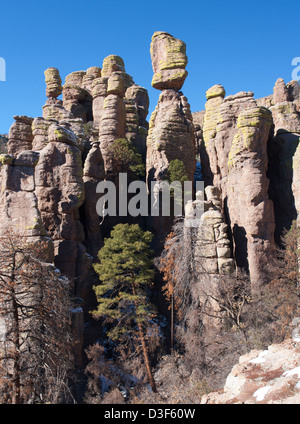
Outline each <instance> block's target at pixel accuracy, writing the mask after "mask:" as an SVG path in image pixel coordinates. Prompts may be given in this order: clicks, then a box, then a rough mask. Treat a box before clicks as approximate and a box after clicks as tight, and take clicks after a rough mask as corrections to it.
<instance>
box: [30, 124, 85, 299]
mask: <svg viewBox="0 0 300 424" xmlns="http://www.w3.org/2000/svg"><path fill="white" fill-rule="evenodd" d="M79 146H80V142H79V139H78V137H77V136H76V135H75V134H74V133H73V131H71V130H69V129H67V128H65V127H62V126H59V125H58V124H52V125H50V127H49V131H48V144H47V145H46V147H44V148H43V149H42V150H41V151H40V159H39V163H38V165H37V167H36V170H35V180H36V195H37V198H38V206H39V209H40V211H41V216H42V220H43V222H44V225H45V228H46V230H47V231H48V233H49V234H50V236H51V238H52V240H53V241H54V246H55V263H56V266H57V267H58V268H59V269H60V270H61V272H62V273H63V274H65V275H66V276H67V277H68V278H69V279H70V281H71V282H72V283H73V287H74V292H75V294H76V295H78V296H79V297H80V294H81V293H80V279H79V283H78V284H77V287H75V286H74V283H75V278H76V277H77V279H78V277H79V276H78V275H77V272H76V267H77V265H76V261H77V257H78V250H79V249H80V245H79V244H80V243H81V242H82V241H83V240H84V231H83V227H82V224H81V222H80V220H79V207H80V206H81V205H82V203H83V201H84V184H83V178H82V177H83V175H82V161H81V151H80V149H79Z"/></svg>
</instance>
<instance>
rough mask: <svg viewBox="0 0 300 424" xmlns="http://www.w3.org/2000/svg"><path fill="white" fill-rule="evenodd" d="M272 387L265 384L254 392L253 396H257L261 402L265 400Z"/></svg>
mask: <svg viewBox="0 0 300 424" xmlns="http://www.w3.org/2000/svg"><path fill="white" fill-rule="evenodd" d="M270 389H271V386H265V387H261V388H260V389H258V390H256V392H255V393H253V396H254V397H256V400H257V402H260V401H262V400H264V398H265V396H266V394H267V393H268V391H269V390H270Z"/></svg>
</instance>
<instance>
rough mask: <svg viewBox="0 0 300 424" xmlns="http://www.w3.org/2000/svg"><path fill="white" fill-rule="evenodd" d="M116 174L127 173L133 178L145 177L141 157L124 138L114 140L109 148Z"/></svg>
mask: <svg viewBox="0 0 300 424" xmlns="http://www.w3.org/2000/svg"><path fill="white" fill-rule="evenodd" d="M110 150H111V151H112V154H113V158H114V160H115V164H116V168H117V170H118V172H127V173H128V174H129V176H130V177H131V178H132V179H134V178H143V177H144V176H145V165H144V163H143V158H142V155H141V154H139V153H138V152H137V151H136V149H135V148H134V146H133V145H132V144H131V143H130V142H129V141H128V140H127V139H126V138H118V139H116V140H115V141H114V142H113V143H112V144H111V146H110Z"/></svg>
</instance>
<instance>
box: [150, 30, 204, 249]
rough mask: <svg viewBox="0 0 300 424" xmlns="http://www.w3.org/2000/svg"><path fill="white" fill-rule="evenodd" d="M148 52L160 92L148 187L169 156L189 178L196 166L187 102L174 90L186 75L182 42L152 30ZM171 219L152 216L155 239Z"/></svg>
mask: <svg viewBox="0 0 300 424" xmlns="http://www.w3.org/2000/svg"><path fill="white" fill-rule="evenodd" d="M150 52H151V59H152V66H153V70H154V72H155V74H154V77H153V80H152V85H153V87H155V88H157V89H159V90H162V93H161V94H160V96H159V100H158V104H157V106H156V108H155V110H154V112H153V113H152V115H151V119H150V122H149V131H148V137H147V159H146V172H147V184H148V187H149V191H150V189H151V182H152V181H156V182H157V183H158V184H157V185H158V186H159V185H160V183H161V182H162V181H163V180H164V179H166V177H167V170H168V167H169V164H170V162H171V161H172V160H175V159H178V160H180V161H181V162H182V163H183V165H184V168H185V171H186V175H187V177H188V179H189V181H193V180H194V173H195V169H196V153H195V131H194V125H193V119H192V114H191V111H190V105H189V103H188V101H187V98H186V97H185V96H184V95H183V93H182V92H180V91H178V90H179V89H180V88H181V87H182V85H183V83H184V80H185V78H186V76H187V72H186V71H185V66H186V64H187V57H186V54H185V44H184V43H183V42H182V41H181V40H177V39H175V38H174V37H173V36H171V35H170V34H167V33H165V32H156V33H154V35H153V37H152V42H151V49H150ZM159 190H160V189H159ZM171 222H172V220H171V219H170V218H169V217H163V216H159V217H152V218H151V219H150V220H149V226H150V227H151V228H152V229H153V230H154V232H156V234H157V235H159V236H158V239H159V238H161V239H164V237H165V235H166V234H167V232H168V231H169V229H170V225H171ZM158 243H159V241H158Z"/></svg>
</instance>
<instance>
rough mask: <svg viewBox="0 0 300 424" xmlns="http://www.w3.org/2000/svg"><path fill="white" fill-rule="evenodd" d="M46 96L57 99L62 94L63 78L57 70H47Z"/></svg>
mask: <svg viewBox="0 0 300 424" xmlns="http://www.w3.org/2000/svg"><path fill="white" fill-rule="evenodd" d="M45 82H46V96H47V97H53V98H57V97H58V96H60V95H61V93H62V86H61V78H60V75H59V70H58V69H57V68H48V69H46V70H45Z"/></svg>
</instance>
